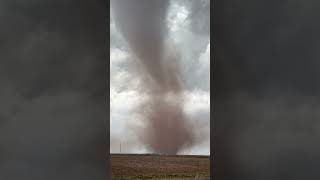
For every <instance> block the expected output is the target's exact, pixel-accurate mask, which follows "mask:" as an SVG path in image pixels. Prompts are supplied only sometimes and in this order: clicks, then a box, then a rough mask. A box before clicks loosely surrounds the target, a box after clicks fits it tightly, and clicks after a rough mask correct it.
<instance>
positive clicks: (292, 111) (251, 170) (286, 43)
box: [212, 1, 320, 180]
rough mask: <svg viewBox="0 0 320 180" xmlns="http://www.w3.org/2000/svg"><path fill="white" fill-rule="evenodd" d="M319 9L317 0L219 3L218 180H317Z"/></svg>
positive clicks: (216, 58) (216, 84) (216, 73)
mask: <svg viewBox="0 0 320 180" xmlns="http://www.w3.org/2000/svg"><path fill="white" fill-rule="evenodd" d="M318 9H319V8H318V3H316V2H314V1H292V2H287V1H265V2H263V1H242V2H241V3H238V2H235V1H223V2H219V3H217V4H216V9H215V15H214V25H217V27H216V29H215V34H214V35H215V36H214V39H215V53H214V55H215V56H214V69H213V82H214V84H213V87H214V89H213V92H214V99H215V101H214V102H213V103H214V104H213V109H214V114H215V116H214V125H213V126H214V129H213V130H212V132H213V135H214V138H215V139H214V144H213V146H214V151H215V157H214V161H213V162H214V167H216V172H214V173H213V174H215V175H216V178H217V179H228V180H229V179H248V180H250V179H259V180H260V179H263V180H264V179H275V180H278V179H281V180H282V179H317V178H319V177H320V175H319V173H318V172H317V171H315V170H314V169H315V168H316V167H318V164H319V162H320V161H319V158H318V156H319V155H318V154H319V153H318V150H319V146H318V145H317V144H318V143H316V140H315V139H318V138H319V135H318V133H317V130H318V128H319V124H318V122H317V121H318V119H319V114H318V113H317V112H318V106H319V103H318V102H319V99H318V98H319V92H320V91H319V90H320V89H319V87H320V86H319V83H318V79H317V77H318V75H319V72H320V67H319V63H318V62H317V59H318V58H319V53H318V52H319V51H318V48H317V47H319V46H318V45H319V42H320V41H319V37H320V36H319V35H318V34H317V33H315V32H318V30H319V26H318V22H317V20H316V19H317V18H316V17H317V16H318V15H319V13H318ZM218 25H219V26H218ZM311 155H312V157H311Z"/></svg>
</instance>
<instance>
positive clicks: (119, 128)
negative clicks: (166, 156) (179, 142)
mask: <svg viewBox="0 0 320 180" xmlns="http://www.w3.org/2000/svg"><path fill="white" fill-rule="evenodd" d="M209 3H210V0H172V1H171V3H170V7H169V11H168V17H167V24H168V27H169V35H168V36H169V38H170V39H171V40H172V41H173V42H174V43H175V45H176V47H177V48H178V50H179V51H180V54H181V62H180V64H181V71H182V80H183V82H184V84H185V86H184V93H183V94H184V96H185V99H186V101H185V104H184V111H185V113H186V114H187V116H188V120H189V121H191V123H192V124H193V125H194V126H193V127H194V128H195V131H196V133H197V135H200V136H201V137H203V138H201V139H202V141H201V142H199V143H198V144H196V145H195V146H194V147H193V148H191V149H189V150H185V151H184V152H180V154H203V155H208V154H210V4H209ZM135 61H136V60H135V59H134V56H133V54H132V52H130V50H129V48H128V47H127V45H126V42H125V40H124V39H123V37H122V36H121V34H120V32H119V31H118V30H117V27H116V26H115V23H114V21H113V18H112V7H111V21H110V100H111V102H110V104H111V107H110V108H111V109H110V138H111V139H110V152H111V153H119V152H120V144H121V152H122V153H149V152H148V150H147V149H145V148H144V146H143V144H140V142H139V141H138V139H137V137H136V135H135V133H134V131H132V129H131V127H135V126H140V125H141V124H139V123H140V121H139V120H138V119H137V116H136V113H137V111H136V108H137V106H138V105H139V102H141V100H142V98H143V96H142V95H141V93H139V85H138V84H139V81H140V79H139V78H138V77H137V76H136V75H135V71H136V64H135Z"/></svg>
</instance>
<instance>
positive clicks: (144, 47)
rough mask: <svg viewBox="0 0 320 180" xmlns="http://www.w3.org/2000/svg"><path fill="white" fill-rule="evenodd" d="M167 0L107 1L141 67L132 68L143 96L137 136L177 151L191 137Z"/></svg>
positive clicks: (154, 147) (156, 148)
mask: <svg viewBox="0 0 320 180" xmlns="http://www.w3.org/2000/svg"><path fill="white" fill-rule="evenodd" d="M168 6H169V1H168V0H161V1H159V0H114V1H111V11H112V13H113V16H114V19H115V23H116V26H117V28H118V30H119V31H120V32H121V34H122V36H123V37H124V39H125V40H126V42H127V44H128V46H129V48H130V49H131V50H132V52H133V54H134V55H135V57H136V59H137V60H138V63H139V64H140V65H141V67H143V69H142V71H141V72H139V73H138V75H139V78H140V79H141V80H142V82H143V83H142V88H141V91H142V93H143V94H146V97H147V98H146V100H145V101H144V102H143V103H141V106H140V108H139V110H138V111H139V114H140V115H141V116H142V121H143V124H144V126H143V127H141V128H139V129H137V133H138V137H139V139H140V140H141V142H142V143H143V144H144V145H145V147H146V148H147V149H148V150H150V151H152V152H153V153H159V154H177V153H178V152H179V151H181V150H182V149H184V148H188V147H190V146H191V145H192V144H193V142H194V139H195V138H194V133H193V131H192V128H191V127H190V125H189V124H188V121H187V117H186V115H185V114H184V112H183V102H184V97H183V91H182V90H183V89H182V82H181V80H180V79H181V78H180V68H179V55H178V54H179V53H178V51H177V50H176V49H175V48H172V47H173V44H172V43H170V40H168V39H167V37H168V36H167V33H168V32H167V28H168V27H167V21H166V19H167V10H168Z"/></svg>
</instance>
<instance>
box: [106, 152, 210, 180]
mask: <svg viewBox="0 0 320 180" xmlns="http://www.w3.org/2000/svg"><path fill="white" fill-rule="evenodd" d="M111 176H112V179H115V180H118V179H123V180H125V179H177V180H178V179H186V180H188V179H198V180H202V179H203V180H207V179H210V158H209V156H189V155H187V156H185V155H176V156H169V155H153V154H150V155H149V154H148V155H138V154H111Z"/></svg>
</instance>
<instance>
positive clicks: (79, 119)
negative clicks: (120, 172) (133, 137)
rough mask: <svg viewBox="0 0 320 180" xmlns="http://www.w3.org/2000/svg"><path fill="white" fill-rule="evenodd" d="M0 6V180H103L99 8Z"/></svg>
mask: <svg viewBox="0 0 320 180" xmlns="http://www.w3.org/2000/svg"><path fill="white" fill-rule="evenodd" d="M0 4H1V12H0V14H1V16H0V25H1V29H0V59H1V66H0V75H1V76H0V82H1V103H0V108H1V111H0V112H1V114H0V117H1V119H0V124H1V128H0V129H1V130H0V134H1V138H0V144H1V145H0V147H1V148H0V149H1V150H0V152H1V153H0V159H1V160H0V179H9V180H11V179H12V180H16V179H27V180H29V179H30V180H31V179H48V180H49V179H66V180H67V179H68V180H69V179H106V159H105V158H104V156H105V153H106V151H107V148H106V147H107V141H106V140H107V137H106V135H107V134H106V114H105V112H106V106H105V105H106V102H105V101H106V95H105V93H106V86H107V84H106V79H107V72H106V68H107V67H106V63H107V60H106V54H105V48H106V47H105V46H106V39H105V37H106V34H107V25H106V21H107V16H106V15H107V9H106V4H105V3H103V2H102V1H101V2H98V1H82V0H80V1H73V0H72V1H71V0H68V1H51V0H46V1H17V0H16V1H2V2H1V3H0Z"/></svg>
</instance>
